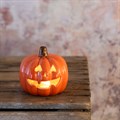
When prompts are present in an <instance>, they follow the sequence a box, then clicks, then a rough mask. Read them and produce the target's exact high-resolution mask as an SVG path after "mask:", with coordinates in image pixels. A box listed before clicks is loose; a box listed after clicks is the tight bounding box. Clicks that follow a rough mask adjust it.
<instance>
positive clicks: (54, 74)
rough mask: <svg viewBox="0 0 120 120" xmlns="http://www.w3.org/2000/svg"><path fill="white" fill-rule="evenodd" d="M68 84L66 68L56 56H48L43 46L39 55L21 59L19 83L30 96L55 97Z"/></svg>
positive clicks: (62, 61)
mask: <svg viewBox="0 0 120 120" xmlns="http://www.w3.org/2000/svg"><path fill="white" fill-rule="evenodd" d="M67 82H68V68H67V64H66V62H65V60H64V59H63V58H62V57H61V56H58V55H55V54H48V52H47V48H46V47H45V46H42V47H40V50H39V55H31V56H28V57H26V58H24V59H23V61H22V62H21V65H20V83H21V86H22V88H23V90H24V91H26V92H28V93H30V94H32V95H41V96H48V95H56V94H58V93H61V92H62V91H64V89H65V88H66V86H67Z"/></svg>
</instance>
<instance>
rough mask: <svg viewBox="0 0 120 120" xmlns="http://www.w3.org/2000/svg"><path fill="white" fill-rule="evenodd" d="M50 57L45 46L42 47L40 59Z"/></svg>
mask: <svg viewBox="0 0 120 120" xmlns="http://www.w3.org/2000/svg"><path fill="white" fill-rule="evenodd" d="M43 56H48V51H47V48H46V47H45V46H41V47H40V50H39V57H43Z"/></svg>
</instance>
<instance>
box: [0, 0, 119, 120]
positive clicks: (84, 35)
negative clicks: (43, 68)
mask: <svg viewBox="0 0 120 120" xmlns="http://www.w3.org/2000/svg"><path fill="white" fill-rule="evenodd" d="M41 45H45V46H47V47H48V50H49V52H51V53H56V54H59V55H65V56H76V55H77V56H86V57H87V59H88V63H89V76H90V87H91V95H92V96H91V103H92V120H108V119H109V120H120V0H0V57H1V56H23V55H29V54H33V53H36V54H37V53H38V50H39V47H40V46H41Z"/></svg>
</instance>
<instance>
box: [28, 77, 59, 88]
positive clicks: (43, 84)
mask: <svg viewBox="0 0 120 120" xmlns="http://www.w3.org/2000/svg"><path fill="white" fill-rule="evenodd" d="M59 81H60V77H59V78H56V79H53V80H48V81H41V82H40V83H38V81H35V80H31V79H27V82H28V83H29V85H31V86H35V87H36V88H38V89H45V88H49V87H50V86H51V85H54V86H56V85H57V84H58V83H59Z"/></svg>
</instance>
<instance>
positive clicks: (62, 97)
mask: <svg viewBox="0 0 120 120" xmlns="http://www.w3.org/2000/svg"><path fill="white" fill-rule="evenodd" d="M64 58H65V60H66V61H67V64H68V69H69V82H68V85H67V88H66V90H65V91H64V92H63V93H61V94H58V95H55V96H52V97H40V96H33V95H29V94H27V93H25V92H24V91H23V90H22V89H21V86H20V83H19V66H20V62H21V60H22V59H23V57H6V58H0V109H1V110H21V111H18V112H0V120H2V119H4V120H7V119H9V120H13V119H14V120H21V119H24V120H28V119H35V120H37V119H39V118H41V120H53V119H54V120H56V119H57V120H66V119H67V120H71V119H72V120H90V110H91V105H90V87H89V72H88V64H87V59H86V58H85V57H78V56H76V57H71V56H67V57H64ZM23 110H26V111H27V112H23ZM29 110H36V111H29ZM53 110H54V112H53ZM43 111H44V112H43ZM48 111H49V112H48ZM63 111H64V112H63ZM80 111H81V112H80ZM4 116H6V117H5V118H4Z"/></svg>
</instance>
